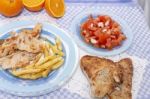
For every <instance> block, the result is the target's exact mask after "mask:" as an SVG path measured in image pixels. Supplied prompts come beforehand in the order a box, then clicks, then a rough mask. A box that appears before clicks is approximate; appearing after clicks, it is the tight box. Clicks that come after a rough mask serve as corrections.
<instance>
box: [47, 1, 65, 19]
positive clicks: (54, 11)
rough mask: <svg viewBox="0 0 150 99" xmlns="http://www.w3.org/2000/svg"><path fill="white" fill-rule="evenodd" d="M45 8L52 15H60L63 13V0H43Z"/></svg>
mask: <svg viewBox="0 0 150 99" xmlns="http://www.w3.org/2000/svg"><path fill="white" fill-rule="evenodd" d="M45 9H46V12H47V13H48V14H49V15H51V16H53V17H56V18H59V17H62V16H63V15H64V14H65V3H64V0H45Z"/></svg>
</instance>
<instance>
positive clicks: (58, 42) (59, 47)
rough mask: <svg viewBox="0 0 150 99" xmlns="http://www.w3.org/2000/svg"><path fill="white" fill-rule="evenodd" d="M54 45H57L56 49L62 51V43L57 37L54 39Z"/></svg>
mask: <svg viewBox="0 0 150 99" xmlns="http://www.w3.org/2000/svg"><path fill="white" fill-rule="evenodd" d="M56 45H57V49H58V50H61V51H62V43H61V41H60V38H59V37H57V38H56Z"/></svg>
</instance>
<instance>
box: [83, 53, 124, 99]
mask: <svg viewBox="0 0 150 99" xmlns="http://www.w3.org/2000/svg"><path fill="white" fill-rule="evenodd" d="M81 69H82V71H83V72H85V73H86V75H87V76H88V80H89V82H90V86H91V93H92V96H94V97H97V98H103V97H105V96H107V95H110V94H111V93H112V92H113V91H114V90H115V87H116V85H117V84H120V83H121V78H122V72H121V68H120V66H119V64H116V63H115V62H113V61H111V60H109V59H105V58H99V57H96V56H88V55H86V56H84V57H82V58H81Z"/></svg>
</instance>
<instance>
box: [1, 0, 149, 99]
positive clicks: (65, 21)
mask: <svg viewBox="0 0 150 99" xmlns="http://www.w3.org/2000/svg"><path fill="white" fill-rule="evenodd" d="M68 1H69V0H68ZM94 9H99V10H100V11H109V12H110V13H114V14H116V15H117V16H119V17H121V18H122V19H124V20H125V21H126V22H127V23H128V25H129V26H130V27H131V29H132V33H134V39H133V44H132V47H130V49H129V50H127V51H126V52H124V53H122V54H119V55H118V56H115V57H116V59H118V58H120V57H126V56H128V57H131V58H132V59H133V60H135V65H136V67H135V68H136V69H135V70H136V71H135V73H136V74H135V75H137V76H135V79H134V81H135V82H133V83H135V84H134V86H133V89H135V90H133V93H134V97H133V98H134V99H149V97H150V90H149V88H150V79H149V76H150V54H149V53H150V31H149V28H148V25H147V23H146V21H145V17H144V14H143V11H142V9H141V8H140V7H139V6H138V5H134V4H133V5H126V4H102V3H86V4H85V3H67V4H66V14H65V16H64V17H63V18H60V19H54V18H52V17H49V16H48V15H47V14H46V13H45V11H44V10H43V11H41V12H37V13H31V12H28V11H27V10H24V11H23V13H22V14H21V15H20V16H18V17H15V18H5V17H3V16H0V25H3V24H5V23H11V22H12V21H16V20H30V19H32V20H34V19H35V20H40V21H49V22H53V23H55V24H57V25H59V27H61V28H63V29H64V30H66V31H67V32H68V33H69V34H70V35H72V33H71V32H70V31H71V30H70V25H71V22H72V20H73V18H74V17H75V16H76V15H77V14H78V13H80V12H82V11H87V10H94ZM79 51H80V57H82V56H83V55H85V54H88V53H87V52H85V51H84V50H82V49H80V48H79ZM137 61H139V63H138V62H137ZM80 74H81V70H80V68H78V70H77V73H76V74H75V75H74V76H73V77H72V79H71V80H70V81H69V82H68V83H67V84H66V85H65V86H63V87H62V88H60V89H58V90H56V91H54V92H52V93H49V94H46V95H43V96H38V97H18V96H15V95H10V94H8V93H5V92H2V91H0V99H90V97H89V96H88V95H87V94H88V93H87V91H85V90H88V89H87V88H88V87H87V88H86V86H84V85H82V84H85V82H86V81H83V80H82V81H80V82H81V84H79V83H78V82H77V81H78V80H81V79H84V76H82V77H83V78H82V77H79V78H78V75H80ZM142 74H143V76H142ZM138 76H140V77H139V78H138ZM86 84H87V83H86ZM76 85H78V87H77V88H76V89H75V87H76ZM72 89H73V90H72Z"/></svg>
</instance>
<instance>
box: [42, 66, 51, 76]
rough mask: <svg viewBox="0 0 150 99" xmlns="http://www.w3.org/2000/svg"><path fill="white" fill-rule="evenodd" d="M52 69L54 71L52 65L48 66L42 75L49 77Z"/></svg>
mask: <svg viewBox="0 0 150 99" xmlns="http://www.w3.org/2000/svg"><path fill="white" fill-rule="evenodd" d="M51 71H52V69H51V67H49V68H47V69H46V70H45V71H43V73H42V77H47V76H48V74H49V73H50V72H51Z"/></svg>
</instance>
